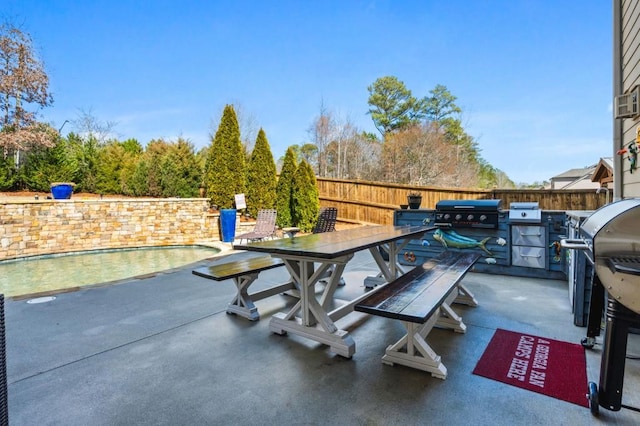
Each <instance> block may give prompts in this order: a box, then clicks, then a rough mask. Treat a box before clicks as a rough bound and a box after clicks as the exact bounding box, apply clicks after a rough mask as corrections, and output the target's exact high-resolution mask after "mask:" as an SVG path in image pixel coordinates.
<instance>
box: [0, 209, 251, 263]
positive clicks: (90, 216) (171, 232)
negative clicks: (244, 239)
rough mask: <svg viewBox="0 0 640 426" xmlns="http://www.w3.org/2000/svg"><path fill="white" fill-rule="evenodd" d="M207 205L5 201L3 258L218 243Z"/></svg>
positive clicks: (0, 220) (0, 212)
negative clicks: (205, 242) (207, 242)
mask: <svg viewBox="0 0 640 426" xmlns="http://www.w3.org/2000/svg"><path fill="white" fill-rule="evenodd" d="M208 208H209V200H208V199H204V198H190V199H170V198H167V199H131V200H127V199H118V200H115V199H113V200H108V199H101V200H79V201H77V200H73V199H71V200H33V201H19V202H12V201H2V202H0V260H4V259H12V258H18V257H25V256H34V255H41V254H53V253H64V252H71V251H82V250H95V249H108V248H125V247H147V246H169V245H191V244H195V243H198V242H204V241H219V240H220V233H219V231H218V214H217V213H209V210H208ZM236 224H237V226H239V225H240V224H239V221H236ZM237 233H238V232H237V230H236V235H237Z"/></svg>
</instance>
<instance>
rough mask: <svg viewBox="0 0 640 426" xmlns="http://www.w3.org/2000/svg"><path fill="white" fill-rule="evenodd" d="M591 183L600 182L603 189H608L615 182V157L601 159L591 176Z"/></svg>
mask: <svg viewBox="0 0 640 426" xmlns="http://www.w3.org/2000/svg"><path fill="white" fill-rule="evenodd" d="M591 181H592V182H598V183H599V184H600V185H601V186H603V187H608V185H609V184H610V183H612V182H613V157H603V158H601V159H600V161H599V162H598V164H597V165H596V169H595V170H594V172H593V174H592V175H591Z"/></svg>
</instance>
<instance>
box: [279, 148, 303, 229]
mask: <svg viewBox="0 0 640 426" xmlns="http://www.w3.org/2000/svg"><path fill="white" fill-rule="evenodd" d="M297 169H298V162H297V161H296V155H295V153H294V151H293V149H292V148H291V147H289V148H288V149H287V152H286V153H285V155H284V160H283V162H282V170H280V177H279V178H278V183H277V185H276V210H278V217H277V219H276V224H277V225H278V226H279V227H281V228H286V227H288V226H292V225H293V216H292V198H291V195H292V185H293V176H294V175H295V173H296V170H297Z"/></svg>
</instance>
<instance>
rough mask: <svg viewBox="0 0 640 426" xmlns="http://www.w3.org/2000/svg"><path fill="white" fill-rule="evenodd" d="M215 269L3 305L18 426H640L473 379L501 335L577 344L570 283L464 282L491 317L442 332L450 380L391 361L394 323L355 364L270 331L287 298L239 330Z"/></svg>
mask: <svg viewBox="0 0 640 426" xmlns="http://www.w3.org/2000/svg"><path fill="white" fill-rule="evenodd" d="M244 255H245V254H242V253H236V254H232V256H244ZM216 261H217V262H219V261H220V260H216ZM204 264H206V262H199V263H198V264H195V265H191V266H190V267H188V268H184V269H180V270H177V271H172V272H170V273H164V274H158V275H156V276H155V277H151V278H146V279H141V280H130V281H127V282H124V283H121V284H117V285H109V286H102V287H100V286H98V287H94V288H87V289H81V290H79V291H75V292H69V293H61V294H58V295H57V297H56V299H55V300H53V301H51V302H47V303H40V304H29V303H27V301H26V300H8V301H6V302H5V310H6V312H5V316H6V329H7V372H8V382H9V419H10V422H11V424H15V425H34V424H39V425H42V424H64V425H87V424H91V425H114V424H123V425H124V424H127V425H132V424H135V425H161V424H171V425H177V424H189V425H196V424H287V423H288V424H374V425H375V424H380V425H382V424H447V425H451V424H454V425H458V424H469V423H474V424H481V425H488V424H491V425H513V424H531V425H534V424H535V425H540V424H553V425H558V424H566V425H576V424H598V423H605V424H629V425H631V424H638V422H640V414H638V413H635V412H633V411H630V410H625V409H623V410H621V411H620V412H612V411H607V410H604V409H601V414H600V417H599V418H594V417H592V416H591V413H590V412H589V409H587V408H584V407H580V406H578V405H575V404H570V403H567V402H564V401H560V400H557V399H553V398H550V397H548V396H544V395H540V394H537V393H533V392H529V391H526V390H523V389H519V388H514V387H511V386H508V385H505V384H502V383H499V382H496V381H493V380H489V379H486V378H483V377H480V376H476V375H473V374H472V371H473V369H474V367H475V365H476V363H477V361H478V360H479V358H480V356H481V355H482V353H483V352H484V349H485V348H486V346H487V344H488V342H489V340H490V339H491V337H492V336H493V334H494V332H495V330H496V329H497V328H503V329H507V330H513V331H518V332H523V333H531V334H535V335H538V336H544V337H547V338H551V339H557V340H563V341H567V342H573V343H578V342H580V339H581V338H582V337H584V336H585V333H586V329H585V328H581V327H576V326H574V325H573V314H572V313H571V308H570V305H569V299H568V290H567V283H566V282H564V281H555V280H541V279H531V278H519V277H509V276H497V275H488V274H479V273H469V274H468V275H467V276H466V277H465V279H464V281H463V282H464V284H465V285H466V286H467V287H468V288H469V289H470V290H471V291H472V292H473V293H474V294H475V296H476V299H477V300H478V301H479V303H480V306H478V307H476V308H471V307H466V306H462V307H457V308H456V311H457V312H458V313H459V314H460V315H461V316H462V317H463V319H464V322H465V324H466V325H467V333H466V334H457V333H452V332H450V331H445V330H434V331H433V332H432V333H431V334H430V335H429V339H428V340H429V342H430V343H431V344H432V346H433V347H434V348H435V349H436V350H437V352H438V354H440V355H441V356H442V359H443V362H444V363H445V365H446V366H447V368H448V370H449V373H448V377H447V379H446V380H444V381H443V380H439V379H435V378H432V377H431V376H430V375H429V374H428V373H424V372H421V371H418V370H413V369H409V368H405V367H401V366H394V367H390V366H386V365H383V364H382V363H381V362H380V358H381V356H382V354H383V353H384V350H385V348H386V347H387V345H389V344H391V343H393V342H394V341H395V340H397V339H398V338H399V337H400V336H401V335H402V334H403V328H402V326H401V325H400V324H399V323H398V322H397V321H392V320H387V319H384V318H380V317H368V316H366V315H364V314H359V313H353V314H350V315H348V316H347V317H346V318H344V319H342V320H341V321H340V322H339V324H340V325H341V327H342V328H344V329H347V330H349V332H350V333H351V334H352V336H353V338H354V340H355V341H356V353H355V355H354V356H353V358H352V359H345V358H342V357H340V356H337V355H335V354H333V353H331V352H330V351H329V350H328V348H327V347H326V346H323V345H319V344H316V343H315V342H310V341H307V340H305V339H302V338H299V337H296V336H278V335H275V334H272V333H270V332H269V327H268V325H269V320H268V319H269V316H270V315H272V314H273V313H276V312H278V311H280V310H282V309H283V308H284V307H285V306H287V305H288V304H290V303H292V299H291V298H289V297H287V296H282V295H277V296H274V297H271V298H268V299H265V300H262V301H260V302H258V303H257V306H258V309H259V310H260V313H261V316H262V318H263V319H262V320H260V321H257V322H250V321H247V320H245V319H243V318H239V317H235V316H231V315H227V314H226V313H225V308H226V305H227V303H228V302H229V301H230V300H231V298H232V296H233V295H234V291H235V287H234V285H233V284H232V282H231V281H225V282H222V283H216V282H213V281H210V280H206V279H202V278H199V277H197V276H194V275H192V274H191V269H193V268H194V267H197V266H202V265H204ZM376 271H377V268H376V266H375V263H374V262H373V260H372V258H371V257H370V255H369V254H368V253H365V252H362V253H358V254H357V255H356V256H355V258H354V259H353V260H352V261H351V262H350V263H349V264H348V266H347V270H346V272H345V275H344V278H345V280H346V282H347V285H346V286H345V287H341V288H339V290H338V293H337V296H338V297H340V295H342V296H343V297H344V298H349V297H353V296H354V295H359V294H362V292H363V291H364V287H363V280H364V278H365V277H366V276H367V275H370V274H372V273H373V274H375V272H376ZM286 278H287V274H286V271H285V270H284V269H283V268H281V269H276V270H270V271H266V272H264V273H263V274H262V275H260V278H259V280H258V281H257V282H256V283H255V284H254V286H255V288H256V289H260V287H261V286H265V287H266V286H268V285H270V284H274V283H278V282H282V280H284V279H286ZM600 340H601V339H599V341H600ZM601 349H602V347H601V345H596V347H595V349H594V350H590V351H587V377H588V379H589V380H593V381H596V382H597V381H598V377H599V374H600V353H601ZM628 353H629V355H640V339H639V336H637V335H630V336H629V349H628ZM639 385H640V366H639V364H638V361H637V360H631V359H630V360H628V361H627V364H626V374H625V387H624V397H623V403H625V404H628V405H631V406H636V407H637V406H640V398H639V394H640V386H639ZM584 391H585V393H586V392H587V388H586V383H585V389H584Z"/></svg>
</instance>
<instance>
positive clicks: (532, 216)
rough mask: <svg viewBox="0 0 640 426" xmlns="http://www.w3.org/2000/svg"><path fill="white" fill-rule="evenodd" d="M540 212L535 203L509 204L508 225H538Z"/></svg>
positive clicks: (540, 217) (540, 219)
mask: <svg viewBox="0 0 640 426" xmlns="http://www.w3.org/2000/svg"><path fill="white" fill-rule="evenodd" d="M541 221H542V211H541V210H540V207H539V204H538V203H537V202H524V203H511V204H510V205H509V223H540V222H541Z"/></svg>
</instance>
